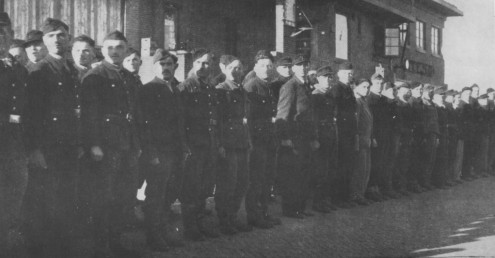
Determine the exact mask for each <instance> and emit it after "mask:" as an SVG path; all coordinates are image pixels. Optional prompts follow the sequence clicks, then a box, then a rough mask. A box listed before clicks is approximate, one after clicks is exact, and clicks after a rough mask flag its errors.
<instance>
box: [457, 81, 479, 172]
mask: <svg viewBox="0 0 495 258" xmlns="http://www.w3.org/2000/svg"><path fill="white" fill-rule="evenodd" d="M472 91H473V89H472V88H471V87H464V88H462V91H461V99H460V102H459V109H460V113H461V115H460V116H461V119H460V120H461V123H462V125H461V139H462V140H463V141H464V152H463V161H462V179H463V180H467V181H471V180H473V179H474V178H473V176H474V174H473V173H474V164H475V158H476V156H475V153H476V150H477V148H478V146H476V141H475V139H476V138H475V132H476V127H475V125H476V123H475V122H476V121H475V118H476V111H475V108H474V103H473V100H472V97H471V95H472Z"/></svg>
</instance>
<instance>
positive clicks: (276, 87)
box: [270, 75, 292, 101]
mask: <svg viewBox="0 0 495 258" xmlns="http://www.w3.org/2000/svg"><path fill="white" fill-rule="evenodd" d="M291 78H292V76H289V77H283V76H281V75H279V76H278V77H277V78H275V80H273V81H272V82H271V83H270V87H271V88H272V91H273V95H274V97H275V99H276V100H277V101H278V98H279V96H280V89H281V88H282V86H283V85H284V84H285V83H287V82H288V81H289V80H290V79H291Z"/></svg>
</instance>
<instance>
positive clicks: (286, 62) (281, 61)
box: [277, 56, 292, 66]
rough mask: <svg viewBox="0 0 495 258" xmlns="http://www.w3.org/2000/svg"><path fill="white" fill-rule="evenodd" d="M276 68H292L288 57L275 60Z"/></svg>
mask: <svg viewBox="0 0 495 258" xmlns="http://www.w3.org/2000/svg"><path fill="white" fill-rule="evenodd" d="M277 66H292V58H290V57H288V56H284V57H281V58H279V59H278V60H277Z"/></svg>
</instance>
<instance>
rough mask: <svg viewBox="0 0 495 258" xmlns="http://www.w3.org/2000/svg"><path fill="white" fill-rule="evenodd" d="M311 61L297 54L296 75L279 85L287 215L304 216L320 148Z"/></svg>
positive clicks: (279, 130) (278, 129) (277, 124)
mask: <svg viewBox="0 0 495 258" xmlns="http://www.w3.org/2000/svg"><path fill="white" fill-rule="evenodd" d="M308 65H309V61H308V60H307V59H306V58H305V57H303V56H298V57H297V58H296V60H294V66H293V67H292V71H293V72H294V77H292V79H290V80H289V81H288V82H287V83H285V84H284V85H283V86H282V88H281V89H280V98H279V101H278V106H277V118H276V122H275V128H276V132H277V136H278V137H279V139H280V140H281V147H280V150H279V155H280V156H279V157H280V158H279V161H280V164H279V165H280V167H279V168H280V170H279V171H280V172H281V173H282V174H281V175H280V183H281V193H282V212H283V214H284V216H286V217H290V218H298V219H302V218H304V216H312V215H313V214H312V213H310V212H306V211H305V209H306V201H307V199H308V198H309V196H308V195H309V192H310V191H309V180H310V173H311V172H310V171H311V169H312V168H311V158H312V155H313V152H314V151H316V150H317V149H318V148H319V143H318V140H317V132H316V126H315V122H314V118H313V107H312V103H311V100H310V97H311V95H310V94H311V92H310V88H309V84H308V82H307V78H306V76H307V69H308Z"/></svg>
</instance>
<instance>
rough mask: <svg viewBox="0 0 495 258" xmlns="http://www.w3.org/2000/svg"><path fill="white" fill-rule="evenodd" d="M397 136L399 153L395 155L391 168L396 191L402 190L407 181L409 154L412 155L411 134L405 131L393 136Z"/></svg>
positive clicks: (409, 170)
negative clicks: (392, 167) (394, 162)
mask: <svg viewBox="0 0 495 258" xmlns="http://www.w3.org/2000/svg"><path fill="white" fill-rule="evenodd" d="M395 137H396V138H399V145H400V146H399V153H398V156H397V163H396V165H395V168H394V169H393V171H394V175H393V176H392V182H393V188H394V190H396V191H399V192H403V191H404V190H406V187H407V185H408V183H409V181H408V180H409V178H411V177H410V175H409V174H410V172H411V155H412V148H413V146H412V140H413V138H412V134H411V133H410V132H405V133H402V134H398V135H396V136H395Z"/></svg>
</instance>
